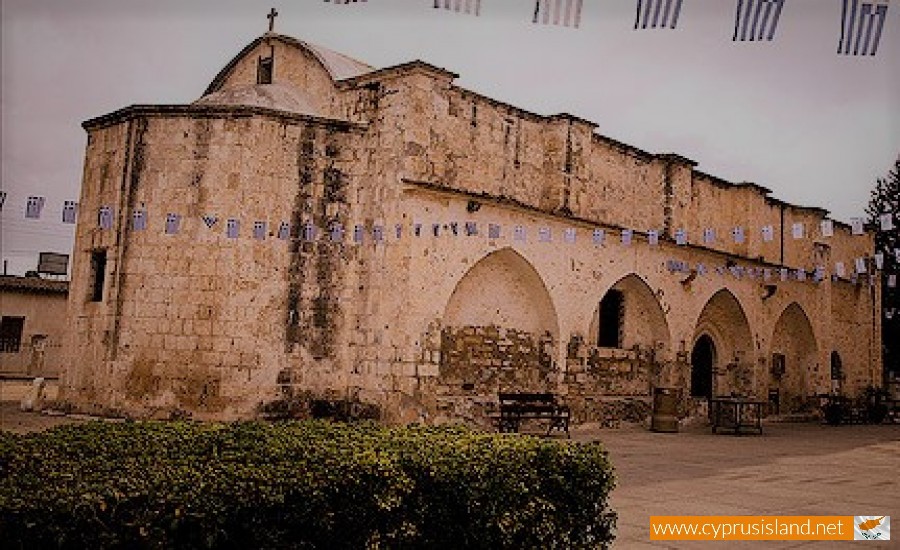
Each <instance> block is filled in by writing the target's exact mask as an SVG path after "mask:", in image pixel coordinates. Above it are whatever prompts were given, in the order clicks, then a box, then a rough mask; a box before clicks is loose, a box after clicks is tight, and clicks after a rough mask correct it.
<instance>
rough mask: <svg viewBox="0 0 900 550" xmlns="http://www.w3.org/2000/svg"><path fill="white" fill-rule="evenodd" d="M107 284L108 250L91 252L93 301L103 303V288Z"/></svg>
mask: <svg viewBox="0 0 900 550" xmlns="http://www.w3.org/2000/svg"><path fill="white" fill-rule="evenodd" d="M105 283H106V250H95V251H93V252H91V301H92V302H102V301H103V286H104V284H105Z"/></svg>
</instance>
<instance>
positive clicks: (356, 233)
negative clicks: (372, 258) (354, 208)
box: [353, 224, 366, 244]
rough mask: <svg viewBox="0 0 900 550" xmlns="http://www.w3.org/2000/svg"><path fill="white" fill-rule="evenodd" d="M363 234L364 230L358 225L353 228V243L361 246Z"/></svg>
mask: <svg viewBox="0 0 900 550" xmlns="http://www.w3.org/2000/svg"><path fill="white" fill-rule="evenodd" d="M365 234H366V229H365V228H364V227H363V226H361V225H359V224H356V225H354V226H353V242H355V243H356V244H362V242H363V239H364V238H365Z"/></svg>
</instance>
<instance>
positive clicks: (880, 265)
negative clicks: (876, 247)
mask: <svg viewBox="0 0 900 550" xmlns="http://www.w3.org/2000/svg"><path fill="white" fill-rule="evenodd" d="M873 258H875V269H884V254H882V253H881V252H876V253H875V255H874V256H873Z"/></svg>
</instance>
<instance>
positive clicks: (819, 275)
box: [813, 266, 825, 283]
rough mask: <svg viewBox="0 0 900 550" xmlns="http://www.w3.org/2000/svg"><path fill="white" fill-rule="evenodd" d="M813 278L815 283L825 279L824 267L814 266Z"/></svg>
mask: <svg viewBox="0 0 900 550" xmlns="http://www.w3.org/2000/svg"><path fill="white" fill-rule="evenodd" d="M813 280H814V281H815V282H817V283H821V282H822V281H824V280H825V268H824V267H822V266H816V269H815V270H814V271H813Z"/></svg>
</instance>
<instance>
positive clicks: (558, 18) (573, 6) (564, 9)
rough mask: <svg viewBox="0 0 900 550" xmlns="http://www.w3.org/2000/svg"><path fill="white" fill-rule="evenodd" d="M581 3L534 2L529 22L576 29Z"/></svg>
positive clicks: (563, 0) (559, 0)
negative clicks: (532, 13) (532, 14)
mask: <svg viewBox="0 0 900 550" xmlns="http://www.w3.org/2000/svg"><path fill="white" fill-rule="evenodd" d="M445 1H446V0H445ZM583 3H584V2H583V0H535V2H534V17H533V18H532V20H531V22H532V23H543V24H544V25H563V26H566V27H575V28H576V29H577V28H578V27H579V25H581V5H582V4H583Z"/></svg>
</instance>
